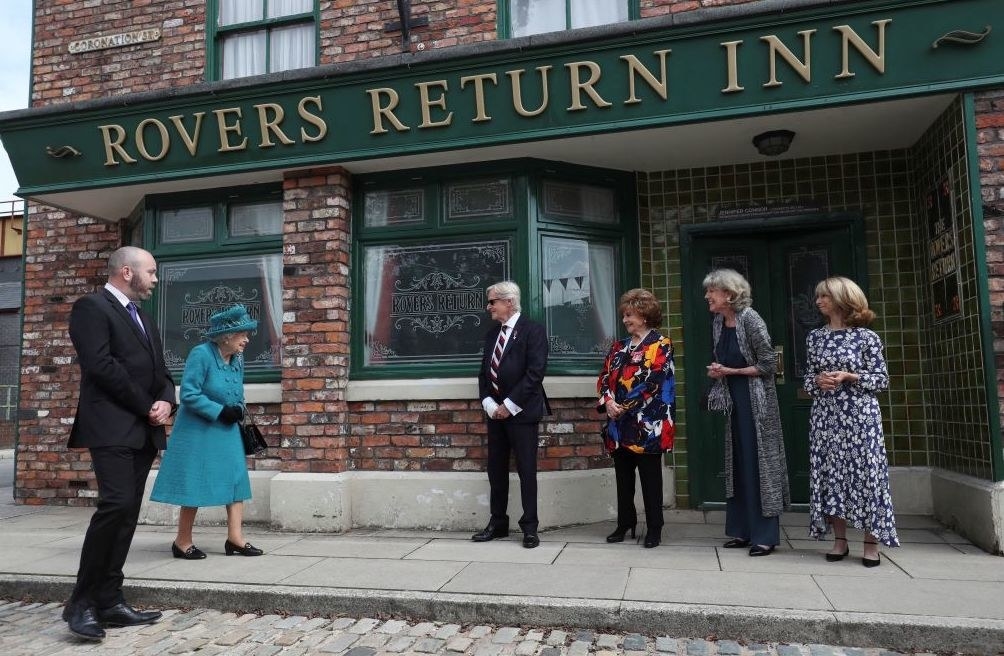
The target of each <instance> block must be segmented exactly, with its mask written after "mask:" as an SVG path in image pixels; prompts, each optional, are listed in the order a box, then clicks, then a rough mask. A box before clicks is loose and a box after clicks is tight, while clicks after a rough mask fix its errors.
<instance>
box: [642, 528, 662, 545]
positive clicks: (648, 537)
mask: <svg viewBox="0 0 1004 656" xmlns="http://www.w3.org/2000/svg"><path fill="white" fill-rule="evenodd" d="M661 543H662V529H660V530H658V531H648V532H647V533H646V534H645V548H646V549H652V548H653V547H658V546H659V545H660V544H661Z"/></svg>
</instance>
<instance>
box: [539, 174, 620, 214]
mask: <svg viewBox="0 0 1004 656" xmlns="http://www.w3.org/2000/svg"><path fill="white" fill-rule="evenodd" d="M544 214H545V215H547V216H549V217H553V218H558V219H572V220H575V221H591V222H593V223H606V224H612V223H617V197H616V195H615V194H614V191H613V189H607V188H606V187H594V186H591V185H579V184H566V183H563V182H552V181H545V182H544Z"/></svg>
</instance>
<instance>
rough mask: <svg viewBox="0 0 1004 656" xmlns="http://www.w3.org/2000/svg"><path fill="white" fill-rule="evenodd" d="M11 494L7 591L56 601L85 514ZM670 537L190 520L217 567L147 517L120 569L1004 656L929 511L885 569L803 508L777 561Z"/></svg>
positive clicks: (188, 597)
mask: <svg viewBox="0 0 1004 656" xmlns="http://www.w3.org/2000/svg"><path fill="white" fill-rule="evenodd" d="M11 492H12V491H11V489H10V488H6V489H0V553H2V554H3V556H2V558H0V596H2V597H6V598H8V599H31V600H33V601H39V602H61V601H63V600H64V599H65V598H66V597H67V596H68V594H69V591H70V588H71V586H72V583H73V576H74V574H75V572H76V568H77V562H78V557H79V550H80V544H81V542H82V539H83V535H84V531H85V529H86V527H87V523H88V521H89V518H90V515H91V512H92V511H91V509H89V508H66V507H30V506H18V505H14V504H13V503H12V501H11V498H12V493H11ZM665 516H666V527H665V529H664V531H663V544H662V546H660V547H658V548H656V549H643V548H642V547H641V546H640V544H639V543H640V541H641V538H642V535H641V533H639V534H638V541H637V542H632V541H630V540H629V541H628V542H627V543H624V544H619V545H608V544H606V543H605V541H604V537H605V536H606V535H607V533H609V532H610V531H611V530H612V529H613V525H612V524H610V523H604V524H593V525H587V526H578V527H572V528H565V529H558V530H550V531H545V532H542V533H541V540H542V542H541V545H540V547H538V548H537V549H523V548H522V547H521V546H520V543H519V537H520V536H519V533H518V531H517V532H516V533H515V534H513V535H512V537H511V538H509V539H505V540H497V541H494V542H489V543H484V544H475V543H472V542H471V541H470V539H469V538H470V534H469V533H442V532H429V531H398V530H356V531H352V532H349V533H345V534H339V535H331V534H301V533H280V532H274V531H269V530H267V529H265V528H255V527H248V529H247V535H248V539H249V540H250V541H251V542H253V543H254V544H255V545H256V546H258V547H261V548H262V549H264V550H265V552H266V555H265V556H262V557H260V558H253V559H252V558H243V557H238V556H234V557H226V556H224V554H223V542H224V539H225V537H226V533H225V529H224V528H223V527H197V530H196V544H197V545H198V546H199V547H200V548H202V549H203V550H204V551H206V552H207V553H208V554H209V557H208V558H207V559H206V560H202V561H184V560H177V559H174V558H172V557H171V553H170V544H171V541H172V539H173V533H174V529H173V527H166V526H141V527H140V528H139V530H138V531H137V534H136V538H135V541H134V543H133V548H132V551H131V553H130V557H129V561H128V563H127V565H126V576H127V581H126V582H127V585H128V591H127V594H128V597H129V600H130V602H131V603H134V604H136V605H140V606H146V607H158V608H211V609H214V610H216V611H219V612H224V613H228V612H229V613H241V612H244V611H259V612H263V613H290V614H294V615H303V616H311V615H319V616H328V617H330V616H332V615H349V616H352V617H389V616H394V617H402V618H409V619H411V620H414V621H420V620H430V621H437V622H441V623H456V624H460V625H471V624H493V625H500V626H520V625H527V626H536V627H540V626H553V627H579V628H582V629H588V630H594V631H608V632H625V633H630V632H637V633H640V634H644V635H650V636H653V635H664V636H675V637H680V638H701V637H707V636H715V637H716V638H718V639H720V640H737V641H754V642H765V643H766V642H775V643H776V642H792V643H804V644H813V643H814V644H827V645H847V646H859V647H876V646H878V647H885V648H889V649H897V650H903V651H908V650H920V651H939V652H955V651H961V652H968V653H1000V652H1004V601H1002V600H1004V558H1001V557H998V556H993V555H989V554H986V553H984V552H982V551H981V550H980V549H979V548H977V547H975V546H973V545H971V544H970V543H968V542H967V541H966V540H964V539H963V538H961V537H959V536H958V535H956V534H954V533H953V532H951V531H949V530H947V529H944V528H943V527H941V526H939V525H938V524H937V523H936V522H934V521H933V520H932V519H930V518H927V517H919V516H903V517H899V518H898V520H899V527H900V536H901V539H902V540H903V545H904V546H903V547H901V548H899V549H887V550H885V551H884V552H883V562H882V566H881V567H878V568H875V569H867V568H865V567H862V565H861V563H860V555H861V544H860V535H859V534H853V533H852V535H851V538H852V539H851V557H850V558H848V559H846V560H844V561H843V562H839V563H827V562H826V561H825V560H824V559H823V556H822V554H823V552H825V551H826V550H827V549H828V548H829V543H817V542H815V541H811V540H807V539H806V534H807V532H806V526H805V524H806V516H805V515H800V514H796V513H791V514H788V515H786V516H785V517H784V518H783V542H784V543H783V544H782V545H781V547H780V548H779V549H778V550H777V551H776V552H775V553H774V554H773V555H771V556H768V557H763V558H750V557H749V556H747V555H746V552H745V550H731V549H729V550H726V549H723V548H721V544H722V542H723V540H724V533H723V522H724V517H723V514H722V513H720V512H700V511H675V510H667V511H666V512H665Z"/></svg>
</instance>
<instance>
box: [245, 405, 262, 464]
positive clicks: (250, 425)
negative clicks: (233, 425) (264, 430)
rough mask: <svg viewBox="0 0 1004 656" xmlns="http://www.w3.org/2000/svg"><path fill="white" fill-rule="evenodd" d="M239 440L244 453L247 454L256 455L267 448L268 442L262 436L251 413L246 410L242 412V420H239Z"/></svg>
mask: <svg viewBox="0 0 1004 656" xmlns="http://www.w3.org/2000/svg"><path fill="white" fill-rule="evenodd" d="M241 441H242V442H243V443H244V453H245V454H247V455H249V456H254V455H257V454H259V453H261V452H262V451H264V450H265V449H267V448H268V442H266V441H265V438H264V437H262V434H261V431H260V430H258V425H257V424H255V423H254V418H253V417H252V416H251V413H250V412H247V411H245V412H244V420H243V421H242V422H241Z"/></svg>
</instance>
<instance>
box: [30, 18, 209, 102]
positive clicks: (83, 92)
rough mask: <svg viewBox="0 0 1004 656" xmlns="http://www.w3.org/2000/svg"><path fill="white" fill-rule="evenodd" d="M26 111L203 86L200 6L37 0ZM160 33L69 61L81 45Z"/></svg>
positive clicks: (202, 20) (202, 19)
mask: <svg viewBox="0 0 1004 656" xmlns="http://www.w3.org/2000/svg"><path fill="white" fill-rule="evenodd" d="M35 5H36V8H35V53H34V58H33V60H32V75H33V81H34V87H33V88H32V92H31V100H32V105H36V106H38V105H51V104H55V103H64V102H75V101H80V100H87V99H92V98H101V97H105V96H118V95H123V94H128V93H137V92H140V91H155V90H158V89H168V88H176V87H184V86H188V85H191V84H196V83H198V82H202V81H203V80H204V76H203V70H204V68H205V62H206V59H205V44H206V34H205V5H206V3H205V2H203V1H202V0H199V1H198V2H194V1H193V0H101V1H100V2H95V1H94V0H38V1H37V2H36V3H35ZM149 28H159V29H160V30H161V38H160V40H159V41H153V42H149V43H141V44H137V45H131V46H124V47H119V48H109V49H107V50H95V51H91V52H84V53H77V54H70V52H69V51H68V47H69V44H70V42H72V41H77V40H80V39H84V38H88V37H94V36H101V35H108V34H117V33H121V32H133V31H136V30H143V29H149Z"/></svg>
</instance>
